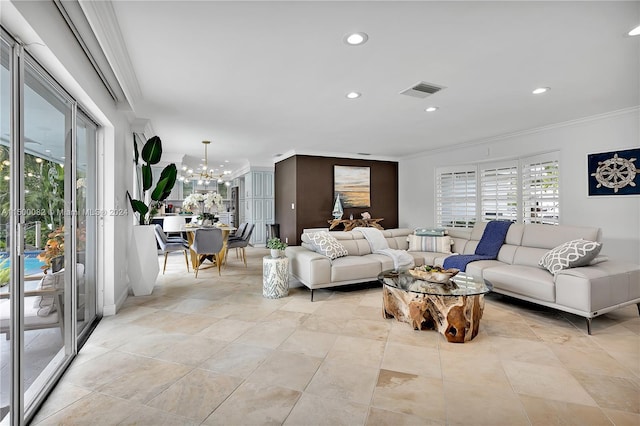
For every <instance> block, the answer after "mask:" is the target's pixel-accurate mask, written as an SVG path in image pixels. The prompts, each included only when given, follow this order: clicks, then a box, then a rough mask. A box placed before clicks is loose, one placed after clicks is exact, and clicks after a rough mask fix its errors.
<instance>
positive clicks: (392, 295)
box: [378, 270, 493, 343]
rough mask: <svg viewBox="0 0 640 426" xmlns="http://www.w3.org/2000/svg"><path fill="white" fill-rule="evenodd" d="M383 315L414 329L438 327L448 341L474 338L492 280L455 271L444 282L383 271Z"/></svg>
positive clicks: (462, 341) (381, 280)
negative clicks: (409, 325)
mask: <svg viewBox="0 0 640 426" xmlns="http://www.w3.org/2000/svg"><path fill="white" fill-rule="evenodd" d="M378 280H379V281H380V282H381V283H382V302H383V308H382V314H383V315H384V317H385V318H396V319H397V320H398V321H403V322H406V323H409V324H411V325H412V326H413V328H414V329H415V330H425V329H426V330H438V331H439V332H440V333H441V334H442V335H443V336H444V337H445V338H446V339H447V341H449V342H454V343H464V342H468V341H469V340H471V339H473V338H474V337H476V335H477V334H478V327H479V326H480V318H482V312H483V310H484V295H485V294H487V293H489V292H490V291H491V289H492V287H493V286H492V285H491V283H489V282H488V281H486V280H483V279H480V278H474V277H471V276H468V275H465V274H464V273H462V272H461V273H458V275H456V276H454V277H453V278H452V279H451V280H450V281H448V282H447V283H444V284H440V283H434V282H429V281H424V280H421V279H419V278H416V277H414V276H412V275H411V274H409V273H408V272H398V271H393V270H391V271H384V272H382V273H381V274H380V275H378Z"/></svg>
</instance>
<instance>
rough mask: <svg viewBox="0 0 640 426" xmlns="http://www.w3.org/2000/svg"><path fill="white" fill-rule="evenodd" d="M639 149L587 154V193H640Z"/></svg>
mask: <svg viewBox="0 0 640 426" xmlns="http://www.w3.org/2000/svg"><path fill="white" fill-rule="evenodd" d="M639 159H640V149H627V150H622V151H611V152H602V153H599V154H590V155H589V156H588V170H589V195H640V161H639Z"/></svg>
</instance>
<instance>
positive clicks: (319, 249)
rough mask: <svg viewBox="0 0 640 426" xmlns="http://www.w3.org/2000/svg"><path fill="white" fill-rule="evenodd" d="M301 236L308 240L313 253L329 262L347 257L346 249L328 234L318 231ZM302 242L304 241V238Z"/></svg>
mask: <svg viewBox="0 0 640 426" xmlns="http://www.w3.org/2000/svg"><path fill="white" fill-rule="evenodd" d="M303 235H306V236H307V237H306V239H308V244H311V245H312V246H313V251H315V252H316V253H320V254H322V255H324V256H327V257H328V258H329V259H331V260H333V259H337V258H338V257H343V256H348V255H349V252H348V251H347V249H346V248H345V247H344V246H343V245H342V244H341V243H340V242H339V241H338V240H336V239H335V238H334V237H333V236H331V235H330V234H329V233H328V232H324V231H320V232H314V233H311V234H303ZM303 241H305V239H304V238H303ZM305 242H307V241H305Z"/></svg>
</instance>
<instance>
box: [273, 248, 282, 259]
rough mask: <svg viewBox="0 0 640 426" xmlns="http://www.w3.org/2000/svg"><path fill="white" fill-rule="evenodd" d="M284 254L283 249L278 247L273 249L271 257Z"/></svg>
mask: <svg viewBox="0 0 640 426" xmlns="http://www.w3.org/2000/svg"><path fill="white" fill-rule="evenodd" d="M281 255H282V250H276V249H271V257H272V258H274V259H275V258H277V257H281Z"/></svg>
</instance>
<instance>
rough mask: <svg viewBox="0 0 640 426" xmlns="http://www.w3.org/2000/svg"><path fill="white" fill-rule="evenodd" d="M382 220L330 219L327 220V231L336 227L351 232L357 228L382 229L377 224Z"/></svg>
mask: <svg viewBox="0 0 640 426" xmlns="http://www.w3.org/2000/svg"><path fill="white" fill-rule="evenodd" d="M383 220H384V218H380V219H332V220H328V221H327V222H328V223H329V231H331V230H332V229H333V228H335V227H336V226H338V225H343V226H344V230H345V231H351V230H352V229H353V228H355V227H358V226H364V227H367V226H369V227H372V228H377V229H384V228H383V227H382V226H381V225H380V224H379V223H378V222H382V221H383Z"/></svg>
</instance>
